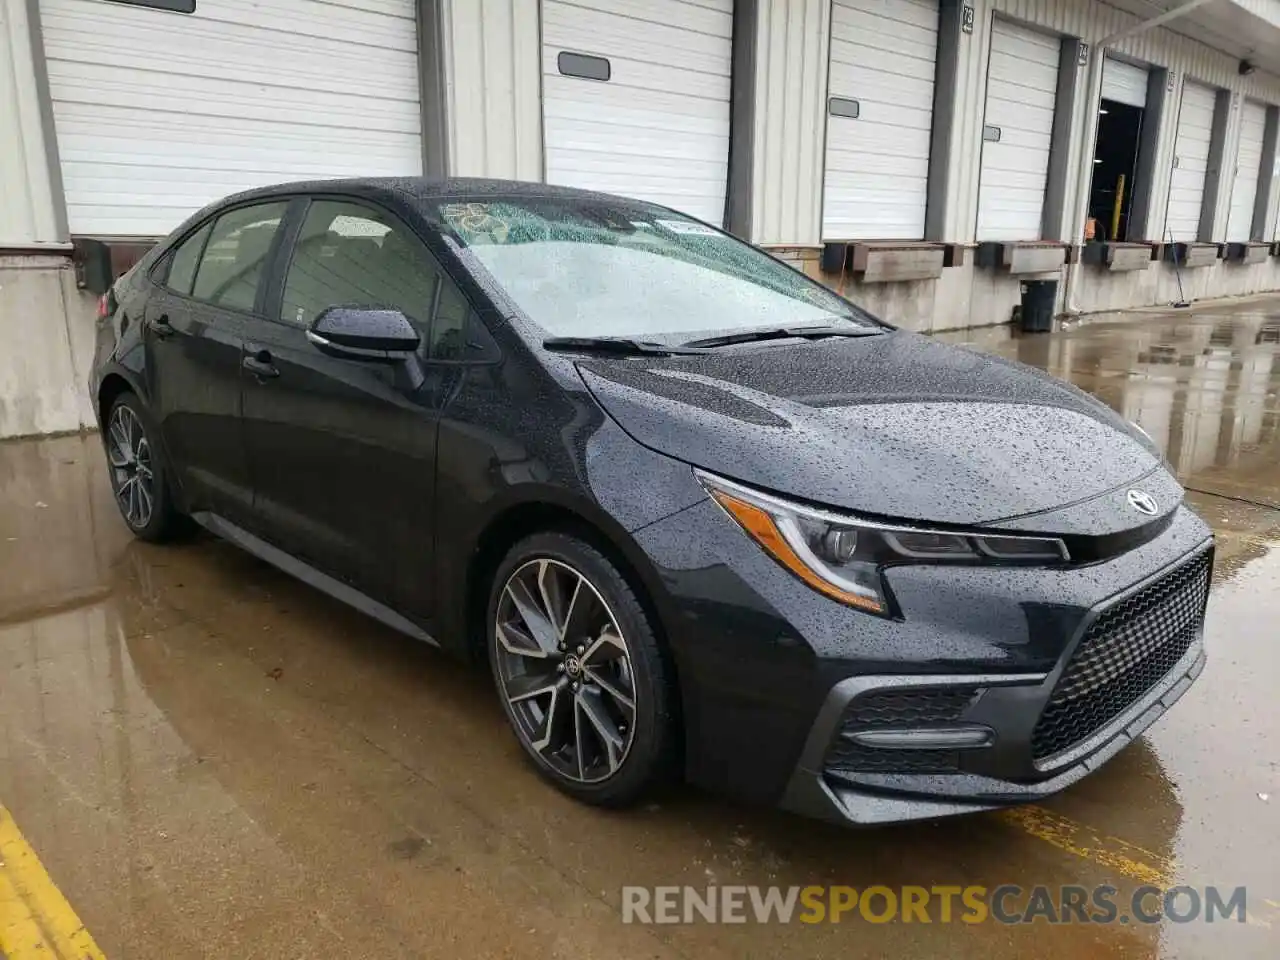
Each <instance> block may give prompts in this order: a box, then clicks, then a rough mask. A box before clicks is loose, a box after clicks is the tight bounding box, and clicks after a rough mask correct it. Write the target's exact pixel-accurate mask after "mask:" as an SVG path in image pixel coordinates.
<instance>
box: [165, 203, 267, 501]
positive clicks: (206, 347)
mask: <svg viewBox="0 0 1280 960" xmlns="http://www.w3.org/2000/svg"><path fill="white" fill-rule="evenodd" d="M285 207H286V202H285V201H282V200H281V201H274V202H271V203H259V204H252V205H248V206H243V207H237V208H234V209H232V210H228V211H226V212H224V213H222V214H220V215H219V216H217V217H216V218H214V219H211V220H210V221H208V222H207V223H205V224H204V225H202V226H201V227H200V228H198V229H197V230H195V231H194V232H192V233H190V234H189V235H188V236H187V237H186V238H184V239H183V240H182V241H181V242H180V243H179V244H178V245H177V246H176V247H175V248H174V250H173V252H172V253H171V254H170V255H169V256H168V257H167V258H166V260H165V261H164V262H163V264H162V267H161V271H160V272H159V273H158V274H157V276H156V278H155V279H156V280H158V281H159V282H160V284H161V286H160V288H159V289H158V290H157V292H156V293H155V295H154V296H152V297H151V298H150V299H149V301H148V303H147V307H146V311H145V314H144V318H143V323H144V327H145V329H144V332H143V343H144V345H145V347H144V348H145V350H146V352H147V364H146V366H147V371H148V374H147V375H148V379H149V382H148V387H149V389H150V394H151V405H152V412H153V413H154V415H155V416H156V418H157V420H158V421H159V423H160V429H161V432H162V435H163V437H164V441H165V447H166V449H167V451H168V453H169V457H170V459H171V460H172V462H173V465H174V467H175V469H176V470H177V472H178V476H179V480H180V482H181V483H182V486H183V490H184V492H185V493H186V495H187V499H188V503H189V505H190V507H191V508H192V509H193V510H210V511H212V512H214V513H218V514H221V515H223V516H225V517H227V518H229V519H231V520H234V521H235V522H238V523H239V522H243V521H244V520H245V519H246V518H247V515H248V511H249V510H250V509H251V506H252V500H253V491H252V487H251V486H250V483H249V472H248V463H247V460H246V456H245V446H244V437H243V434H242V432H241V424H240V370H241V360H242V357H241V352H242V348H243V343H244V336H245V332H246V330H247V328H248V325H249V323H250V321H251V320H252V319H253V317H254V316H255V315H256V314H257V311H258V310H259V308H260V302H261V295H262V293H263V292H264V287H263V284H262V278H263V276H264V273H265V272H266V270H265V268H266V265H267V262H268V260H269V258H270V255H271V252H272V249H273V246H274V244H275V241H276V237H277V235H278V232H279V229H280V224H281V221H282V220H283V218H284V211H285Z"/></svg>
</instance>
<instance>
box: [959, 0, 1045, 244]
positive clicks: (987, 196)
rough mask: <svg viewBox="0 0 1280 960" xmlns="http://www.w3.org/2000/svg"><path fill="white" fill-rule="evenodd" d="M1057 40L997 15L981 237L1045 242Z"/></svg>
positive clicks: (981, 195)
mask: <svg viewBox="0 0 1280 960" xmlns="http://www.w3.org/2000/svg"><path fill="white" fill-rule="evenodd" d="M1059 52H1060V41H1059V40H1058V38H1057V37H1054V36H1050V35H1049V34H1045V33H1040V32H1039V31H1036V30H1032V29H1030V28H1029V27H1023V26H1020V25H1018V24H1015V23H1011V22H1010V21H1008V20H1001V19H999V18H997V19H996V20H995V22H994V23H993V25H992V29H991V58H990V63H989V65H988V67H987V108H986V115H985V119H984V121H983V122H984V126H983V144H982V173H981V179H980V180H979V184H978V231H977V238H978V239H979V240H1039V239H1040V236H1041V233H1042V220H1043V213H1044V188H1045V184H1046V182H1047V181H1048V176H1049V146H1050V141H1051V139H1052V137H1053V104H1054V100H1055V98H1056V96H1057V89H1058V55H1059Z"/></svg>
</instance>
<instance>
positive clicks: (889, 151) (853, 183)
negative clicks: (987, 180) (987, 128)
mask: <svg viewBox="0 0 1280 960" xmlns="http://www.w3.org/2000/svg"><path fill="white" fill-rule="evenodd" d="M937 52H938V3H937V0H835V3H834V4H833V6H832V10H831V63H830V74H829V82H828V91H827V92H828V97H829V99H828V116H827V152H826V167H825V171H824V174H823V205H822V236H823V238H824V239H830V240H865V239H881V240H919V239H920V238H922V237H923V236H924V218H925V204H926V201H927V199H928V191H929V137H930V133H931V131H932V128H933V85H934V74H935V71H936V68H937V65H936V61H937Z"/></svg>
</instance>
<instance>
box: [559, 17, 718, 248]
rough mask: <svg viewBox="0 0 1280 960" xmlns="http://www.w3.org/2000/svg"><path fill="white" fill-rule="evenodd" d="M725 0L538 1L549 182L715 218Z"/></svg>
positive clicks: (708, 218) (713, 219) (713, 221)
mask: <svg viewBox="0 0 1280 960" xmlns="http://www.w3.org/2000/svg"><path fill="white" fill-rule="evenodd" d="M732 37H733V0H697V2H694V0H574V2H572V3H570V2H566V0H544V2H543V5H542V93H543V100H542V111H543V136H544V137H545V141H546V177H547V182H548V183H556V184H562V185H564V186H571V187H584V188H586V189H590V190H603V191H605V192H608V193H617V194H622V195H624V196H628V197H639V198H641V199H643V200H651V201H653V202H655V203H661V204H664V205H666V206H669V207H674V208H675V209H677V210H682V211H684V212H685V213H688V214H691V215H693V216H695V217H699V218H701V219H703V220H707V221H709V222H711V223H715V224H720V223H722V222H723V221H724V212H725V187H726V183H727V179H728V172H729V72H730V64H731V59H732Z"/></svg>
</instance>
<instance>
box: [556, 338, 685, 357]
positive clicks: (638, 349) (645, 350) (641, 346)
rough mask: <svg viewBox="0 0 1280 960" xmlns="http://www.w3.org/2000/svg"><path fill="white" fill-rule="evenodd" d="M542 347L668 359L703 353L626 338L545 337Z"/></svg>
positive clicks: (682, 346) (681, 347) (683, 347)
mask: <svg viewBox="0 0 1280 960" xmlns="http://www.w3.org/2000/svg"><path fill="white" fill-rule="evenodd" d="M542 345H543V346H544V347H546V348H547V349H548V350H577V351H582V352H587V353H616V354H618V355H620V356H624V357H625V356H654V357H669V356H672V355H673V354H677V353H679V354H687V353H705V352H706V351H704V350H699V349H697V348H696V346H691V345H689V344H683V345H681V346H668V345H667V344H665V343H654V342H653V341H652V340H632V339H630V338H628V337H547V339H545V340H543V341H542Z"/></svg>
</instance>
